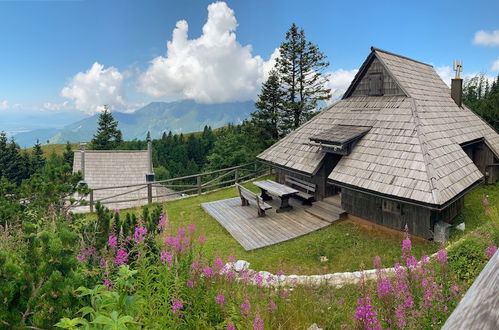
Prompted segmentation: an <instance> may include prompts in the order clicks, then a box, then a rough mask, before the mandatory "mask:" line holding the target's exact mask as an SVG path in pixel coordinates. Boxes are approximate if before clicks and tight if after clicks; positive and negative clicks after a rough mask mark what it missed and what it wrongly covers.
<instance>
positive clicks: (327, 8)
mask: <svg viewBox="0 0 499 330" xmlns="http://www.w3.org/2000/svg"><path fill="white" fill-rule="evenodd" d="M212 3H213V1H203V0H182V1H180V0H179V1H165V0H160V1H152V0H142V1H139V0H136V1H126V0H117V1H107V0H101V1H91V0H89V1H84V0H83V1H64V0H60V1H43V0H39V1H22V0H18V1H4V0H0V45H1V52H0V111H9V112H10V114H11V115H12V114H13V113H16V112H18V113H21V112H29V111H35V112H36V111H40V112H44V111H45V112H50V111H52V112H53V111H65V112H71V111H80V112H81V111H82V112H85V113H86V114H92V113H95V112H97V111H99V109H100V107H101V106H102V104H104V103H105V104H110V105H111V106H112V107H113V108H114V109H116V110H121V111H132V110H134V109H136V108H138V107H140V106H141V105H143V104H146V103H148V102H150V101H154V100H165V101H170V100H175V99H180V98H190V99H195V100H197V101H199V102H205V103H221V102H229V101H243V100H250V99H253V98H254V97H255V95H256V93H258V90H259V86H260V84H261V81H262V80H263V79H265V77H266V72H267V71H268V70H269V68H270V67H272V58H271V56H272V54H274V56H275V53H274V52H275V49H276V48H278V46H279V44H280V42H282V41H283V40H284V35H285V32H286V30H287V29H288V28H289V26H290V25H291V23H293V22H294V23H296V24H297V25H298V26H300V27H302V28H304V30H305V32H306V35H307V38H308V39H309V40H310V41H312V42H313V43H315V44H318V46H319V48H320V49H321V50H322V51H323V52H324V53H325V54H326V55H327V56H328V59H329V61H330V63H331V65H330V68H329V71H330V72H331V87H332V88H333V89H334V90H337V92H338V93H339V92H341V90H343V89H345V88H346V87H347V85H348V83H349V81H350V80H351V78H352V77H353V75H354V74H355V70H356V69H357V68H358V67H359V66H360V65H361V64H362V61H363V60H364V59H365V57H366V56H367V55H368V53H369V47H370V46H372V45H375V46H377V47H379V48H383V49H386V50H389V51H392V52H395V53H399V54H402V55H405V56H408V57H411V58H414V59H417V60H420V61H423V62H428V63H431V64H433V65H434V66H435V68H437V69H438V71H439V73H441V75H442V76H444V77H446V78H448V77H450V76H451V74H452V73H451V70H450V66H451V64H452V59H453V58H459V59H462V60H463V64H464V73H465V74H474V73H477V72H487V74H488V75H490V76H497V74H498V73H499V18H498V13H499V1H386V2H382V3H381V4H380V3H379V2H374V1H341V2H339V1H313V0H310V1H291V0H287V1H268V0H262V1H260V0H246V1H226V2H225V3H217V4H214V5H210V4H212ZM208 13H210V15H211V16H210V17H211V19H209V18H208ZM181 20H185V22H186V23H187V24H185V22H184V23H177V22H179V21H181ZM236 21H237V23H236ZM203 27H205V30H206V31H205V30H203ZM174 29H176V33H177V35H178V37H177V39H176V41H175V42H174V43H172V44H171V45H170V49H169V53H168V55H167V42H168V41H172V33H173V31H174ZM480 31H482V32H480ZM1 126H2V125H1V123H0V130H1V129H2V127H1Z"/></svg>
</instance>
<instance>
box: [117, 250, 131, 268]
mask: <svg viewBox="0 0 499 330" xmlns="http://www.w3.org/2000/svg"><path fill="white" fill-rule="evenodd" d="M127 262H128V253H126V251H124V250H118V251H116V257H115V258H114V264H115V265H117V266H120V265H126V264H127Z"/></svg>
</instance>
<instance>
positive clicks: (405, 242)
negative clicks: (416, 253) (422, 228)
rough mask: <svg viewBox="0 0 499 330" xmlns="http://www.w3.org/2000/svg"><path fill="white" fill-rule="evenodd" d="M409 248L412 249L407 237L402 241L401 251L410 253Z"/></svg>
mask: <svg viewBox="0 0 499 330" xmlns="http://www.w3.org/2000/svg"><path fill="white" fill-rule="evenodd" d="M411 247H412V244H411V240H410V239H409V237H406V238H405V239H404V240H403V241H402V250H406V251H411Z"/></svg>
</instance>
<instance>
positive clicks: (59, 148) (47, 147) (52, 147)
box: [24, 143, 78, 157]
mask: <svg viewBox="0 0 499 330" xmlns="http://www.w3.org/2000/svg"><path fill="white" fill-rule="evenodd" d="M71 147H72V148H73V150H77V149H78V143H71ZM24 150H26V151H27V152H31V151H32V150H33V148H26V149H24ZM42 150H43V154H44V155H45V157H48V156H49V155H51V154H52V153H55V154H56V155H62V154H63V153H64V151H66V143H61V144H44V145H42Z"/></svg>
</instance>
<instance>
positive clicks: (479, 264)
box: [449, 237, 488, 283]
mask: <svg viewBox="0 0 499 330" xmlns="http://www.w3.org/2000/svg"><path fill="white" fill-rule="evenodd" d="M487 248H488V246H487V245H486V244H485V243H484V242H483V241H482V240H480V239H479V238H478V237H469V238H466V239H464V240H462V241H460V242H458V243H456V244H455V245H454V246H453V247H452V248H451V249H450V250H449V264H450V270H451V271H452V273H454V274H455V275H456V277H457V278H458V279H459V280H461V281H465V282H467V283H470V282H472V281H473V280H474V279H475V278H476V277H477V276H478V274H480V272H481V271H482V269H483V267H484V266H485V264H486V263H487V260H488V258H487V255H486V254H485V251H486V249H487Z"/></svg>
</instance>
